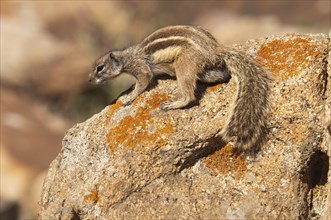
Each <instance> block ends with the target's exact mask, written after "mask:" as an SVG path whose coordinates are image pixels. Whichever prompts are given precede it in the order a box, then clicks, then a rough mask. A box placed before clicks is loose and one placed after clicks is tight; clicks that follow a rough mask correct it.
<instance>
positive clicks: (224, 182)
mask: <svg viewBox="0 0 331 220" xmlns="http://www.w3.org/2000/svg"><path fill="white" fill-rule="evenodd" d="M235 47H237V48H241V49H243V50H245V51H247V52H249V53H251V54H253V55H254V56H256V58H257V59H258V60H259V62H261V64H262V65H264V66H265V67H266V68H268V69H269V70H270V72H271V74H272V75H273V77H274V82H273V84H272V95H271V99H270V103H271V107H272V111H271V113H270V117H269V118H270V121H269V128H270V132H269V134H268V141H267V142H266V143H265V145H263V147H262V149H261V151H260V152H259V153H257V154H256V155H250V156H247V155H236V154H235V153H234V151H233V147H232V145H231V143H224V142H223V141H222V139H221V137H220V136H219V132H220V130H221V128H222V126H223V125H224V123H225V120H226V118H227V117H228V114H229V110H230V107H231V103H232V101H233V98H234V95H235V91H236V83H235V82H234V81H233V80H230V82H229V83H228V84H220V85H216V86H211V87H208V86H206V85H199V86H198V88H199V91H198V93H199V94H200V100H199V103H196V104H195V105H193V106H192V107H190V108H187V109H183V110H173V111H168V112H164V111H161V110H160V109H159V103H160V102H161V101H163V100H167V99H169V98H171V97H173V96H175V94H176V90H177V89H176V86H177V84H176V81H174V80H171V79H162V80H161V79H159V80H157V81H156V82H155V84H154V85H153V86H151V88H150V89H149V90H148V91H146V92H144V93H143V94H142V95H141V96H140V97H138V99H137V100H135V101H134V103H133V104H132V105H131V106H123V105H122V101H121V100H122V99H125V96H126V95H123V96H122V97H121V98H119V99H118V100H117V102H116V103H115V104H113V105H110V106H107V107H106V108H105V109H104V110H103V111H102V112H100V113H98V114H96V115H94V116H93V117H92V118H90V119H88V120H87V121H85V122H83V123H80V124H77V125H76V126H74V127H73V128H71V129H70V130H69V131H67V133H66V135H65V137H64V139H63V144H62V150H61V152H60V154H59V155H58V156H57V158H56V159H55V160H54V161H53V162H52V164H51V165H50V168H49V172H48V175H47V178H46V180H45V182H44V186H43V192H42V196H41V201H40V207H39V218H40V219H296V218H302V219H307V218H310V219H327V218H329V217H331V215H330V211H331V208H330V206H331V193H330V187H331V185H330V182H331V174H330V172H329V168H330V154H331V138H330V135H331V113H330V109H331V83H330V82H331V71H330V70H331V68H330V63H331V59H330V48H331V45H330V37H329V36H327V35H325V34H306V35H299V34H287V35H284V36H271V37H267V38H264V39H258V40H252V41H249V42H247V43H245V44H243V45H235Z"/></svg>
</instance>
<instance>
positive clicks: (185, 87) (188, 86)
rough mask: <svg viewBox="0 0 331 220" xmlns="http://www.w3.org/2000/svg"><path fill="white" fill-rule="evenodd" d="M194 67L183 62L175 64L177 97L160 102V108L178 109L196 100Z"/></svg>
mask: <svg viewBox="0 0 331 220" xmlns="http://www.w3.org/2000/svg"><path fill="white" fill-rule="evenodd" d="M195 69H196V68H195V67H194V66H192V65H184V64H183V63H181V64H177V65H175V70H176V76H177V84H178V89H179V94H178V98H177V99H175V100H172V101H166V102H162V103H161V109H162V110H171V109H179V108H184V107H186V106H188V105H189V104H190V103H192V102H194V101H195V100H196V97H195V87H196V81H197V74H196V70H195Z"/></svg>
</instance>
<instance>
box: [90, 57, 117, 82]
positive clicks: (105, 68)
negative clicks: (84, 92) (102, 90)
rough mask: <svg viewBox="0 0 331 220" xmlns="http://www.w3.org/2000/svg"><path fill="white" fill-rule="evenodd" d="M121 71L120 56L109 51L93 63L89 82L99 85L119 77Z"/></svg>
mask: <svg viewBox="0 0 331 220" xmlns="http://www.w3.org/2000/svg"><path fill="white" fill-rule="evenodd" d="M122 69H123V62H122V59H121V57H120V55H119V54H117V53H116V52H112V51H110V52H108V53H106V54H105V55H103V56H101V57H100V58H99V59H97V60H96V61H95V62H94V64H93V72H92V73H91V74H90V75H89V81H90V82H94V83H96V84H101V83H103V82H106V81H107V80H108V79H112V78H114V77H116V76H118V75H120V74H121V72H122Z"/></svg>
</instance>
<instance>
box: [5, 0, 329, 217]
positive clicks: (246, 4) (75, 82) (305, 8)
mask: <svg viewBox="0 0 331 220" xmlns="http://www.w3.org/2000/svg"><path fill="white" fill-rule="evenodd" d="M293 10H295V13H293ZM307 14H308V15H309V16H307ZM172 24H193V25H199V26H203V27H205V28H206V29H208V30H209V31H210V32H211V33H212V34H213V35H215V37H216V38H217V39H218V40H219V41H220V42H221V43H223V44H233V43H240V42H243V41H246V40H249V39H253V38H259V37H263V36H266V35H271V34H282V33H285V32H297V31H301V32H324V33H328V32H329V29H330V1H324V0H318V1H313V2H311V1H299V2H296V1H266V2H255V1H219V2H217V1H194V4H192V2H189V1H182V2H176V3H174V2H172V1H147V2H140V1H130V2H128V1H122V2H121V1H97V2H95V1H70V2H65V1H1V24H0V26H1V47H0V52H1V65H0V73H1V74H0V79H1V87H0V91H1V117H0V120H1V121H0V124H1V133H0V134H1V139H0V151H1V164H0V165H1V191H0V199H1V201H0V215H1V217H5V215H6V216H9V215H12V217H10V218H11V219H15V218H20V219H23V218H25V219H31V218H35V217H36V216H35V214H36V210H35V207H36V202H37V201H38V200H39V194H40V193H39V191H40V186H41V184H42V180H43V177H44V175H45V173H46V171H47V168H48V165H49V163H50V162H51V161H52V160H53V159H54V158H55V156H56V155H57V153H58V152H59V150H60V148H61V140H62V137H63V136H64V133H65V131H66V130H67V129H68V128H69V127H71V126H72V125H73V124H74V123H77V122H79V121H83V120H85V119H87V118H88V117H90V116H91V115H93V114H94V113H96V112H99V111H100V110H101V109H103V108H104V107H105V106H106V105H108V104H110V103H111V102H112V100H114V99H115V98H116V96H117V95H118V94H120V93H121V92H122V91H123V90H125V89H126V88H128V87H129V86H130V85H131V84H132V83H133V80H132V78H131V77H128V76H121V77H120V78H118V79H115V80H113V81H112V82H109V83H108V84H106V85H104V86H98V87H94V86H92V85H89V84H88V83H87V75H88V73H89V72H90V71H91V65H92V62H93V60H95V58H97V57H98V56H100V55H101V54H103V53H105V52H107V51H108V50H110V49H116V48H124V47H127V46H129V45H132V44H136V43H138V42H139V41H141V40H142V39H143V38H144V37H146V36H147V35H148V34H150V33H151V32H153V31H154V30H156V29H157V28H159V27H162V26H166V25H172Z"/></svg>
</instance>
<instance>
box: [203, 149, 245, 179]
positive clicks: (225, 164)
mask: <svg viewBox="0 0 331 220" xmlns="http://www.w3.org/2000/svg"><path fill="white" fill-rule="evenodd" d="M205 165H206V167H208V169H209V170H210V171H211V175H213V176H216V175H217V174H219V173H222V174H228V173H230V172H231V173H233V174H234V175H235V177H236V178H242V177H243V175H244V173H245V171H246V169H247V167H246V160H245V158H244V157H243V156H242V155H237V154H235V151H234V148H233V146H231V145H230V144H228V145H226V146H225V147H223V148H222V149H220V150H218V151H216V152H215V153H213V154H211V155H209V156H208V157H207V158H206V160H205Z"/></svg>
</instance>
